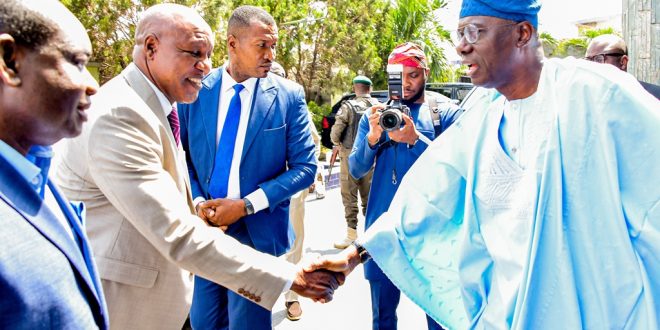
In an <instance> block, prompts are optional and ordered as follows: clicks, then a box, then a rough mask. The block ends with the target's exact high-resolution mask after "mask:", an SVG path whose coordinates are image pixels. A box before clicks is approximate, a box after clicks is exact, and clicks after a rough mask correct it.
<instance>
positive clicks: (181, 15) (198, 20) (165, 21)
mask: <svg viewBox="0 0 660 330" xmlns="http://www.w3.org/2000/svg"><path fill="white" fill-rule="evenodd" d="M188 32H190V33H193V34H195V33H197V34H206V35H208V36H210V37H212V35H213V33H212V31H211V27H210V26H209V25H208V23H206V21H204V19H203V18H202V17H201V16H200V15H199V13H197V12H196V11H195V10H194V9H192V8H189V7H186V6H182V5H178V4H172V3H165V4H159V5H155V6H152V7H149V8H148V9H147V10H146V11H145V12H144V13H143V14H142V18H141V19H140V21H139V22H138V25H137V27H136V28H135V47H134V48H133V59H134V60H135V59H136V58H139V57H140V55H141V52H144V51H148V49H145V47H148V46H145V42H146V41H147V39H148V37H156V38H166V37H170V36H172V35H176V34H181V33H188Z"/></svg>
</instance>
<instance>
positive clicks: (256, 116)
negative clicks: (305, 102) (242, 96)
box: [241, 77, 277, 162]
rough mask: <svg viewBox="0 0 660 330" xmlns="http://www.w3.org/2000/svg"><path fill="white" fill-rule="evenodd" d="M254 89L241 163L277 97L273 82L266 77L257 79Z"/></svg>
mask: <svg viewBox="0 0 660 330" xmlns="http://www.w3.org/2000/svg"><path fill="white" fill-rule="evenodd" d="M255 87H256V88H255V91H254V96H253V98H252V109H251V111H250V121H249V122H248V126H247V127H248V129H247V132H246V133H245V143H244V145H243V153H242V156H241V162H242V161H243V159H245V154H247V151H248V150H250V146H252V143H254V140H255V138H256V137H257V134H259V132H261V126H263V124H264V121H265V120H266V117H267V116H268V113H269V112H270V110H271V109H272V107H273V103H274V101H275V97H276V96H277V88H275V86H274V85H273V82H272V81H271V80H270V78H268V77H266V78H262V79H259V80H258V81H257V84H256V85H255Z"/></svg>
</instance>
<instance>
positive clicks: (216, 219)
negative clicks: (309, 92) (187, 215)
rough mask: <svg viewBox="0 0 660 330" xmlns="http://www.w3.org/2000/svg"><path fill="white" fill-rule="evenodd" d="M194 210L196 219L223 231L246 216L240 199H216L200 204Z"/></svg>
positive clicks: (243, 204) (243, 203)
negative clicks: (198, 218)
mask: <svg viewBox="0 0 660 330" xmlns="http://www.w3.org/2000/svg"><path fill="white" fill-rule="evenodd" d="M196 208H197V216H198V217H200V218H202V220H204V221H206V222H207V223H208V224H209V225H211V226H214V227H221V228H222V229H223V230H224V229H226V227H227V226H229V225H231V224H233V223H234V222H236V221H238V219H240V218H242V217H244V216H245V215H246V213H245V202H243V200H241V199H228V198H216V199H212V200H208V201H204V202H201V203H199V204H197V207H196Z"/></svg>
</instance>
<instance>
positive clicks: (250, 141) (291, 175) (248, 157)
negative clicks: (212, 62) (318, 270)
mask: <svg viewBox="0 0 660 330" xmlns="http://www.w3.org/2000/svg"><path fill="white" fill-rule="evenodd" d="M222 70H224V68H219V69H215V70H214V71H212V72H211V73H210V74H209V75H208V76H206V78H204V81H203V87H202V89H201V91H200V92H199V98H198V99H197V101H195V102H194V103H192V104H182V105H180V106H179V119H180V123H181V144H182V145H183V148H184V150H185V151H186V159H187V161H188V171H189V172H190V185H191V188H192V195H193V198H197V197H199V196H201V197H204V198H206V199H209V198H210V196H209V193H208V188H209V183H210V182H211V173H212V172H213V165H214V164H213V163H214V161H215V151H216V142H215V141H216V134H217V123H218V106H219V100H220V99H219V95H220V87H221V82H222ZM309 125H310V122H309V115H308V113H307V106H306V104H305V97H304V93H303V90H302V87H301V86H300V85H297V84H296V83H294V82H292V81H290V80H286V79H284V78H281V77H279V76H276V75H273V74H270V73H269V74H268V77H266V78H262V79H258V80H257V84H256V88H255V92H254V95H253V99H252V109H251V111H250V117H249V123H248V126H247V132H246V135H245V143H244V145H243V154H242V157H241V164H240V190H241V197H245V196H246V195H248V194H250V193H252V192H253V191H255V190H257V189H258V188H261V189H263V190H264V192H265V193H266V196H267V197H268V203H269V208H268V209H266V210H262V211H260V212H257V213H255V214H253V215H250V216H247V217H244V218H242V219H240V220H239V221H244V222H245V225H246V227H247V230H248V233H249V235H250V238H251V240H252V242H253V244H254V247H255V248H256V249H257V250H259V251H262V252H266V253H270V254H273V255H277V256H279V255H281V254H283V253H284V252H286V251H287V250H288V249H289V246H290V245H291V243H292V242H293V239H294V235H293V230H292V229H291V226H290V224H289V198H290V197H291V195H293V194H295V193H296V192H298V191H300V190H302V189H306V188H307V187H309V186H310V185H311V184H312V183H313V182H314V174H315V173H316V160H315V159H314V142H313V140H312V137H311V130H310V126H309Z"/></svg>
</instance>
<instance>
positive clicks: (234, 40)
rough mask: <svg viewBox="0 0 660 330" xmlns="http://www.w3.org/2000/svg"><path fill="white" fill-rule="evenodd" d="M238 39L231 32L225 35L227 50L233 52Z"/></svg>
mask: <svg viewBox="0 0 660 330" xmlns="http://www.w3.org/2000/svg"><path fill="white" fill-rule="evenodd" d="M238 43H239V40H238V38H236V36H234V35H233V34H230V35H228V36H227V48H228V49H229V52H233V51H234V50H236V47H238Z"/></svg>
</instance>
